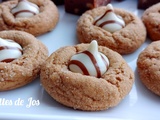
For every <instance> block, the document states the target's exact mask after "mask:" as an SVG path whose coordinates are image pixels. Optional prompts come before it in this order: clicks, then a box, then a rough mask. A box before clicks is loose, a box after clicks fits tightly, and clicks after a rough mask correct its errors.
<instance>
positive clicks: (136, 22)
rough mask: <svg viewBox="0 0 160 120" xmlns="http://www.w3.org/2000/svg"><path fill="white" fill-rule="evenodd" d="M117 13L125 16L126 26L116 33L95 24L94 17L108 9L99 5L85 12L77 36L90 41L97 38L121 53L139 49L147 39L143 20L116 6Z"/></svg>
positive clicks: (84, 41)
mask: <svg viewBox="0 0 160 120" xmlns="http://www.w3.org/2000/svg"><path fill="white" fill-rule="evenodd" d="M114 10H115V13H116V14H117V15H119V16H121V17H122V18H123V20H124V21H125V24H126V26H125V27H124V28H123V29H121V30H119V31H116V32H114V33H111V32H108V31H106V30H104V29H102V28H100V27H97V26H95V25H93V22H94V19H95V18H96V17H97V16H99V15H101V14H103V13H104V12H105V11H106V7H99V8H95V9H93V10H89V11H87V12H85V13H84V14H83V15H82V16H81V17H80V19H79V20H78V23H77V36H78V39H79V41H80V42H83V43H90V42H91V41H92V40H97V42H98V44H99V45H102V46H106V47H108V48H110V49H112V50H114V51H117V52H119V53H120V54H129V53H132V52H134V51H135V50H137V49H138V48H139V47H140V46H141V45H142V43H144V41H145V39H146V29H145V26H144V24H143V23H142V21H141V20H140V19H139V18H138V17H137V16H135V15H134V14H133V13H130V12H127V11H125V10H122V9H118V8H115V9H114Z"/></svg>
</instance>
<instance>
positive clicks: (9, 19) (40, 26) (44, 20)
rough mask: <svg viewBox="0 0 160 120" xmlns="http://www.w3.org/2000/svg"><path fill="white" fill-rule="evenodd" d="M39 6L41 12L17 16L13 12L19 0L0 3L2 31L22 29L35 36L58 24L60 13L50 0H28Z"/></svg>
mask: <svg viewBox="0 0 160 120" xmlns="http://www.w3.org/2000/svg"><path fill="white" fill-rule="evenodd" d="M28 1H29V2H32V3H35V4H36V5H37V6H38V7H39V13H38V14H36V15H34V16H32V17H26V18H23V17H20V18H19V17H15V16H14V14H13V13H12V12H11V11H12V9H13V8H14V7H15V6H16V5H17V3H18V0H10V1H8V2H4V3H1V4H0V26H1V27H0V31H2V30H20V31H25V32H28V33H31V34H33V35H35V36H38V35H41V34H43V33H46V32H48V31H51V30H52V29H53V28H54V27H55V26H56V24H57V22H58V19H59V13H58V10H57V7H56V6H55V4H54V3H53V2H52V1H50V0H28Z"/></svg>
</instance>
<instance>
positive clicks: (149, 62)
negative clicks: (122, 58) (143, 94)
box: [137, 41, 160, 96]
mask: <svg viewBox="0 0 160 120" xmlns="http://www.w3.org/2000/svg"><path fill="white" fill-rule="evenodd" d="M159 46H160V41H156V42H152V43H151V44H150V45H149V46H148V47H147V48H145V50H144V51H142V52H141V53H140V55H139V57H138V60H137V68H138V73H139V77H140V80H141V81H142V83H143V84H144V85H145V86H146V87H147V88H148V89H149V90H151V91H152V92H153V93H155V94H157V95H159V96H160V85H159V84H160V48H159Z"/></svg>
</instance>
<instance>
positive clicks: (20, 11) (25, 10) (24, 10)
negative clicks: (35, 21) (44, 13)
mask: <svg viewBox="0 0 160 120" xmlns="http://www.w3.org/2000/svg"><path fill="white" fill-rule="evenodd" d="M11 13H12V14H13V15H14V16H15V17H31V16H34V15H36V14H38V13H39V7H38V6H37V5H36V4H34V3H31V2H29V1H27V0H19V2H18V4H17V5H16V6H15V7H13V8H12V10H11Z"/></svg>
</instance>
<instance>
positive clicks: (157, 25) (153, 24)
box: [142, 3, 160, 41]
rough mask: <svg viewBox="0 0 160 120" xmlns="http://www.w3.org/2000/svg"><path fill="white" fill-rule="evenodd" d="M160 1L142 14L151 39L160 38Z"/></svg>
mask: <svg viewBox="0 0 160 120" xmlns="http://www.w3.org/2000/svg"><path fill="white" fill-rule="evenodd" d="M159 18H160V3H157V4H155V5H153V6H151V7H150V8H148V9H147V10H146V11H145V12H144V13H143V16H142V21H143V22H144V24H145V26H146V28H147V33H148V35H149V37H150V38H151V40H153V41H155V40H160V20H159Z"/></svg>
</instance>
